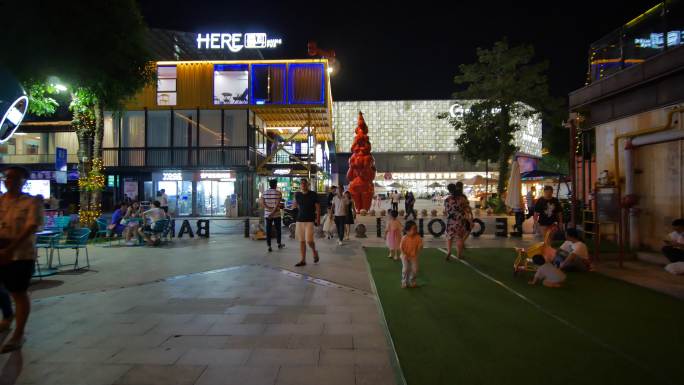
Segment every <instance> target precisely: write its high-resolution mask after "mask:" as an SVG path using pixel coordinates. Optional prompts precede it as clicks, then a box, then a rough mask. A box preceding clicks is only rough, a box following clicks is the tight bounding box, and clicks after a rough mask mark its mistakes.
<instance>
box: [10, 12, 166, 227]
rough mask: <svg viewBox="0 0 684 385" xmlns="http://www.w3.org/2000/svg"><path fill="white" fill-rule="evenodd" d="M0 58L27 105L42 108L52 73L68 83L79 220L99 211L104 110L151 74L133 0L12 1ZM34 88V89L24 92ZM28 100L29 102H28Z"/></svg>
mask: <svg viewBox="0 0 684 385" xmlns="http://www.w3.org/2000/svg"><path fill="white" fill-rule="evenodd" d="M10 7H12V9H8V13H7V14H10V15H13V16H12V17H9V18H6V19H7V20H6V22H5V25H4V28H3V29H4V31H5V32H4V34H3V40H4V41H2V42H1V43H2V46H3V47H5V48H4V49H5V50H6V52H11V53H12V54H11V55H3V56H2V58H0V60H1V62H2V64H3V65H5V66H7V67H8V68H9V70H10V71H12V72H13V73H14V74H15V75H16V76H17V77H18V78H19V79H20V80H21V81H22V82H23V83H24V85H25V88H26V89H27V90H28V91H29V94H30V95H29V97H30V99H31V100H33V101H35V102H37V106H36V107H38V108H37V109H36V108H33V110H32V111H34V112H36V113H40V114H42V115H45V114H49V113H50V111H51V108H52V112H54V107H55V106H56V103H52V102H54V99H53V100H52V102H51V101H50V99H51V98H50V93H51V91H52V90H51V89H50V87H52V86H53V82H54V77H57V78H59V81H60V82H63V83H65V84H66V85H68V86H69V88H70V92H71V95H72V100H71V103H70V110H71V112H72V113H73V120H72V126H73V128H74V130H75V131H76V134H77V136H78V140H79V150H78V159H79V172H80V175H81V179H80V180H79V185H80V186H81V187H82V188H81V207H80V209H81V212H80V214H81V220H82V221H83V222H90V221H91V220H93V219H94V218H93V217H96V216H98V215H99V207H100V200H101V189H102V188H103V187H104V185H103V184H102V183H101V182H103V177H101V169H100V168H101V164H102V140H103V134H104V109H105V108H107V109H111V110H120V109H121V108H122V105H123V103H124V102H125V101H126V100H127V99H128V98H129V97H131V96H133V95H134V94H135V93H136V92H138V91H139V90H140V89H141V88H142V87H143V86H144V85H146V84H148V83H149V82H150V81H152V80H153V79H154V75H153V71H152V68H151V66H150V62H151V59H152V58H151V55H150V53H149V51H148V49H147V47H146V36H147V29H146V26H145V24H144V22H143V19H142V16H141V15H140V12H139V11H138V6H137V3H136V1H135V0H117V1H88V0H70V1H62V2H61V1H45V2H43V1H16V2H11V5H9V6H8V7H7V8H10ZM32 91H37V92H32ZM29 105H31V103H29Z"/></svg>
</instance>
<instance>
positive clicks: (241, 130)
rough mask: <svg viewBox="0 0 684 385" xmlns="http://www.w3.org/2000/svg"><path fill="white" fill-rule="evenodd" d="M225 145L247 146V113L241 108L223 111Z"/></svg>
mask: <svg viewBox="0 0 684 385" xmlns="http://www.w3.org/2000/svg"><path fill="white" fill-rule="evenodd" d="M223 130H224V136H225V145H226V146H228V147H239V146H247V113H246V112H245V111H242V110H225V111H223Z"/></svg>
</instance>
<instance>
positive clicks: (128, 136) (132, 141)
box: [121, 111, 145, 147]
mask: <svg viewBox="0 0 684 385" xmlns="http://www.w3.org/2000/svg"><path fill="white" fill-rule="evenodd" d="M121 136H122V138H121V142H122V143H121V147H144V146H145V112H144V111H126V113H125V114H124V117H123V127H122V130H121Z"/></svg>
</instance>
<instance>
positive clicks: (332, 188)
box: [327, 186, 337, 215]
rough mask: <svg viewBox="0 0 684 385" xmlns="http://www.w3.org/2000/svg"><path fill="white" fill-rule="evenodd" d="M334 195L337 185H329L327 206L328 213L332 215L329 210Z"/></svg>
mask: <svg viewBox="0 0 684 385" xmlns="http://www.w3.org/2000/svg"><path fill="white" fill-rule="evenodd" d="M335 195H337V186H330V192H329V193H328V207H327V209H328V215H332V214H330V212H331V211H330V209H331V208H332V202H333V199H335Z"/></svg>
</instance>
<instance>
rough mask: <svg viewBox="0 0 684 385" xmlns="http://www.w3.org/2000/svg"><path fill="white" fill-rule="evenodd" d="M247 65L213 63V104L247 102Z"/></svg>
mask: <svg viewBox="0 0 684 385" xmlns="http://www.w3.org/2000/svg"><path fill="white" fill-rule="evenodd" d="M248 80H249V66H248V65H247V64H216V65H214V104H247V99H248V92H249V89H248V84H249V82H248Z"/></svg>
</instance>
